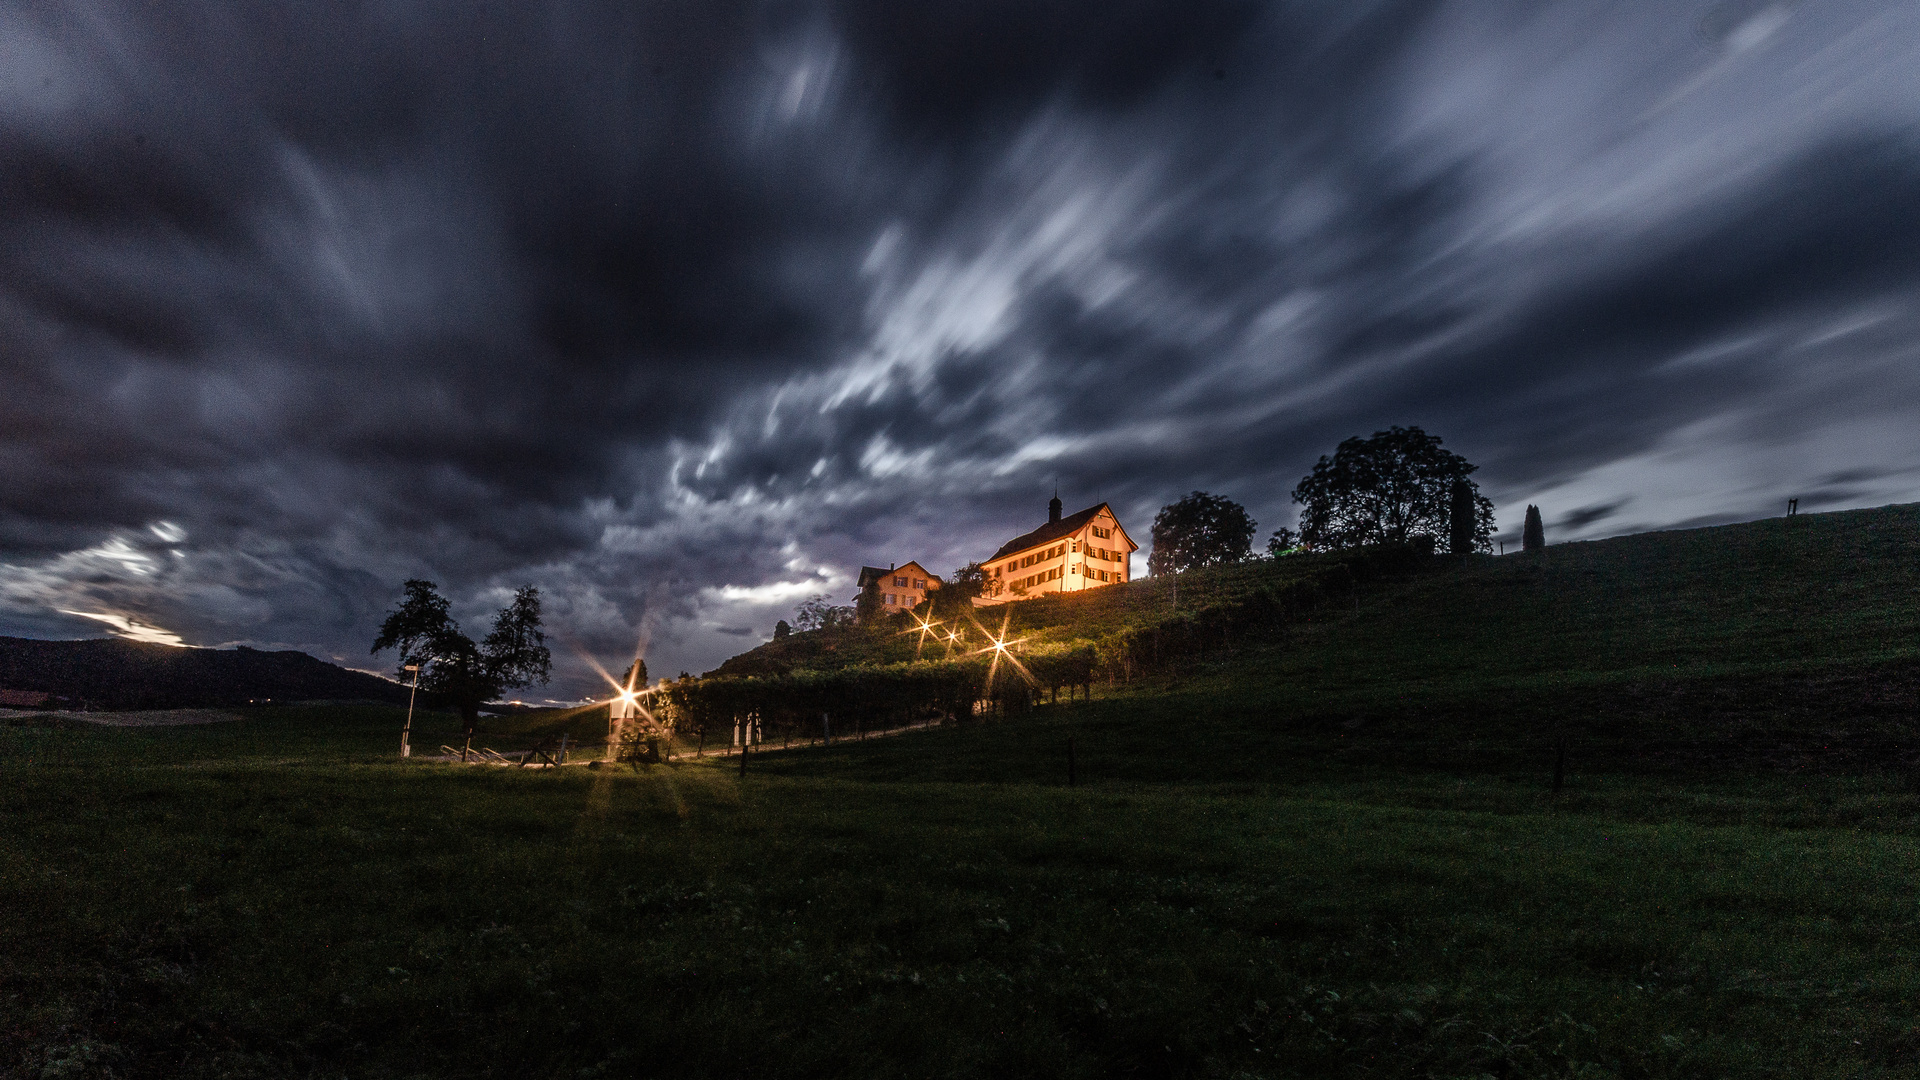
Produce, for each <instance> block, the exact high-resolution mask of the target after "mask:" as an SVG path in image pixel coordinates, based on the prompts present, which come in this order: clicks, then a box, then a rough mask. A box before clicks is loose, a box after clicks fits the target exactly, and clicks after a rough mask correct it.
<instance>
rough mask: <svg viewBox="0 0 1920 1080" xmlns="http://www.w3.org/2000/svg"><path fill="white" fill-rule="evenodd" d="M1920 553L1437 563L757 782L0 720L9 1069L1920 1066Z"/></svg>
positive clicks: (1547, 1070)
mask: <svg viewBox="0 0 1920 1080" xmlns="http://www.w3.org/2000/svg"><path fill="white" fill-rule="evenodd" d="M1917 520H1920V515H1916V514H1915V512H1914V510H1913V508H1909V507H1898V508H1891V509H1888V510H1882V511H1872V512H1862V513H1859V514H1851V515H1821V516H1817V517H1810V518H1806V519H1802V521H1800V522H1796V523H1795V530H1796V531H1794V532H1788V531H1786V530H1785V528H1784V527H1783V525H1782V523H1780V522H1761V523H1756V524H1754V525H1749V526H1735V527H1731V528H1728V529H1719V530H1703V531H1700V532H1696V533H1675V534H1659V535H1655V536H1645V537H1629V538H1625V539H1623V540H1618V541H1608V542H1604V543H1596V544H1581V545H1567V546H1565V547H1562V548H1555V549H1550V550H1549V551H1547V552H1546V553H1545V554H1544V555H1543V556H1541V557H1538V558H1526V559H1522V558H1507V559H1485V560H1471V561H1469V562H1468V563H1466V564H1464V565H1460V564H1444V565H1441V566H1438V567H1436V568H1435V569H1433V570H1432V571H1431V572H1428V573H1425V574H1422V575H1419V576H1417V577H1415V578H1413V579H1411V580H1407V581H1402V582H1397V583H1390V584H1388V583H1383V584H1376V585H1370V586H1366V587H1363V588H1362V589H1360V590H1359V591H1358V593H1357V594H1356V595H1355V597H1352V598H1349V600H1348V601H1347V602H1343V603H1342V604H1339V605H1329V606H1328V607H1327V608H1326V609H1324V610H1322V611H1320V612H1318V613H1316V614H1315V615H1314V616H1313V619H1312V621H1311V622H1307V623H1304V624H1301V625H1299V626H1297V627H1296V628H1295V629H1294V630H1293V631H1292V632H1291V633H1290V634H1289V635H1288V636H1287V637H1286V638H1285V639H1284V640H1280V641H1273V642H1267V643H1263V644H1259V645H1257V646H1256V645H1248V646H1246V647H1244V648H1242V649H1240V650H1238V651H1237V652H1236V654H1235V655H1233V656H1231V657H1221V658H1217V659H1216V662H1214V663H1212V664H1210V665H1208V666H1205V667H1201V668H1196V669H1194V670H1191V671H1188V672H1185V673H1183V674H1181V675H1180V676H1178V677H1177V678H1162V679H1158V680H1155V681H1151V682H1142V683H1136V684H1134V685H1132V686H1116V687H1106V688H1102V689H1101V690H1100V692H1099V693H1097V694H1096V696H1095V700H1094V701H1092V702H1091V703H1085V704H1079V705H1075V706H1071V707H1068V706H1064V705H1063V706H1059V707H1043V708H1040V709H1037V710H1035V711H1034V712H1032V713H1030V714H1028V715H1026V716H1024V717H1021V718H1019V719H1016V720H1012V721H1007V722H997V723H992V724H977V723H974V724H966V725H961V726H958V727H949V728H941V729H935V730H931V731H927V732H923V733H914V734H910V735H906V736H902V737H898V738H889V739H879V740H872V741H866V742H859V741H847V740H841V741H836V743H835V745H834V746H832V747H813V748H807V749H796V750H794V751H791V752H786V753H770V754H766V755H764V756H761V757H758V758H754V759H751V760H750V762H749V773H748V775H747V776H746V777H745V778H744V779H742V778H741V777H740V776H739V775H738V773H737V772H736V771H735V768H734V765H735V762H734V761H732V760H724V761H714V760H711V759H710V760H708V761H705V762H689V763H685V764H682V765H679V766H676V767H655V768H653V769H651V770H649V771H646V772H636V771H633V770H628V769H619V770H614V769H599V770H592V771H589V770H587V769H584V768H570V769H565V770H557V771H552V770H550V771H535V770H509V769H494V768H461V767H458V766H448V765H438V764H432V763H427V762H420V761H412V762H401V761H399V760H397V759H395V758H394V757H393V753H394V750H395V744H396V742H397V733H398V726H399V717H400V713H399V711H398V710H388V709H378V708H366V709H320V708H317V709H268V710H260V711H258V712H255V713H251V714H250V715H249V716H248V718H247V719H245V720H242V721H240V722H238V723H235V724H231V725H218V726H208V727H197V728H167V729H144V730H143V729H116V730H93V729H72V728H42V727H9V728H0V820H4V821H5V822H6V828H5V829H4V830H0V1074H4V1075H21V1076H109V1075H111V1076H123V1077H124V1076H207V1077H212V1076H248V1075H258V1076H283V1075H299V1076H354V1077H382V1076H514V1077H519V1076H554V1077H559V1076H568V1077H579V1076H624V1075H652V1074H663V1075H664V1074H671V1075H676V1076H747V1075H751V1076H820V1077H841V1076H873V1077H882V1076H886V1077H892V1076H938V1077H946V1076H953V1077H971V1076H1048V1077H1053V1076H1063V1077H1075V1076H1088V1077H1093V1076H1114V1075H1137V1076H1221V1077H1236V1076H1237V1077H1260V1076H1272V1077H1278V1076H1312V1077H1319V1076H1382V1077H1385V1076H1445V1077H1452V1076H1483V1075H1490V1076H1542V1077H1547V1076H1551V1077H1664V1076H1671V1077H1694V1076H1727V1077H1761V1076H1795V1077H1799V1076H1813V1077H1826V1076H1831V1077H1877V1076H1886V1077H1893V1076H1910V1075H1914V1074H1915V1073H1916V1072H1920V1029H1916V1027H1915V1023H1914V1018H1915V1014H1916V1005H1920V962H1917V958H1916V950H1915V948H1914V946H1913V944H1912V941H1913V940H1914V931H1915V929H1916V921H1917V918H1920V910H1916V908H1915V901H1914V894H1913V887H1912V882H1913V881H1914V879H1915V874H1916V871H1920V798H1916V794H1915V790H1916V788H1915V785H1914V784H1913V783H1912V782H1911V781H1910V779H1909V773H1910V768H1909V766H1910V763H1909V761H1908V759H1907V757H1906V750H1905V740H1906V739H1907V737H1908V729H1909V727H1910V726H1911V724H1912V722H1913V719H1914V713H1915V705H1916V701H1920V694H1917V693H1916V689H1917V688H1920V681H1917V680H1916V677H1915V668H1916V665H1915V658H1914V656H1913V650H1912V647H1911V644H1910V642H1911V641H1912V640H1913V631H1914V630H1915V629H1916V624H1920V613H1917V612H1916V610H1915V606H1914V601H1913V599H1912V591H1911V585H1912V584H1913V582H1912V580H1911V579H1912V576H1913V573H1914V571H1913V570H1912V569H1911V566H1912V561H1913V560H1912V556H1913V555H1914V554H1915V553H1916V552H1917V551H1920V535H1917V533H1916V522H1917ZM1260 572H1262V571H1261V568H1241V569H1240V570H1237V571H1234V574H1238V575H1241V580H1243V581H1244V580H1257V574H1258V573H1260ZM1200 580H1201V579H1198V578H1196V579H1195V581H1194V582H1192V583H1187V584H1183V596H1185V595H1190V594H1191V592H1192V591H1197V590H1190V589H1189V586H1190V585H1192V584H1196V583H1199V582H1200ZM1210 580H1212V581H1213V582H1214V583H1215V585H1216V587H1217V588H1218V589H1219V590H1221V593H1222V594H1223V595H1224V594H1225V593H1226V591H1228V590H1231V589H1234V588H1241V587H1244V586H1242V585H1236V584H1235V583H1234V578H1233V576H1232V575H1231V574H1220V575H1217V576H1215V577H1213V578H1212V579H1210ZM1116 592H1117V591H1116ZM1141 593H1142V594H1145V593H1146V590H1144V589H1143V590H1141ZM1116 602H1117V601H1116ZM566 722H567V721H565V720H563V719H562V718H559V717H556V716H554V715H542V714H535V715H533V716H529V717H515V718H500V719H499V720H498V721H490V722H489V723H491V724H493V725H494V729H483V731H486V732H487V734H485V735H483V737H482V739H480V740H477V742H489V740H492V744H494V745H499V746H500V748H502V749H506V748H508V747H507V746H505V745H501V744H502V743H505V742H506V741H507V740H512V739H519V740H525V739H537V738H539V737H543V736H544V735H545V734H550V733H553V732H555V731H557V730H558V728H557V727H556V725H558V724H562V723H566ZM574 722H575V723H578V722H580V721H578V720H577V719H576V721H574ZM415 723H416V731H415V737H414V744H415V746H416V747H420V748H427V747H435V746H437V745H438V744H439V743H441V742H446V741H451V739H452V737H453V734H454V727H455V721H454V720H453V718H452V717H449V716H446V715H444V714H433V713H428V714H424V715H422V716H420V717H418V718H416V722H415ZM1556 732H1565V733H1569V734H1570V736H1571V744H1570V751H1569V774H1568V786H1567V790H1566V791H1565V792H1564V793H1563V794H1560V795H1557V796H1556V795H1554V794H1552V793H1551V792H1550V791H1549V790H1548V775H1549V773H1550V768H1551V760H1552V759H1551V753H1552V748H1553V736H1554V735H1555V733H1556ZM576 737H578V736H576ZM1069 739H1072V740H1073V745H1074V749H1075V757H1076V762H1077V769H1078V774H1079V779H1080V781H1081V782H1080V784H1079V786H1076V787H1071V788H1069V787H1068V786H1067V785H1066V748H1067V741H1068V740H1069ZM515 745H518V744H515Z"/></svg>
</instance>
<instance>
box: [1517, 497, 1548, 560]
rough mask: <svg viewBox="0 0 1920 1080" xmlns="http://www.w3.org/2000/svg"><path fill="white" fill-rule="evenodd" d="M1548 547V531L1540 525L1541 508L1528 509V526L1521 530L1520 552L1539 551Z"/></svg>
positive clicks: (1529, 507) (1531, 507) (1530, 506)
mask: <svg viewBox="0 0 1920 1080" xmlns="http://www.w3.org/2000/svg"><path fill="white" fill-rule="evenodd" d="M1546 546H1547V529H1546V526H1544V525H1542V524H1540V508H1539V507H1537V506H1532V505H1529V506H1528V507H1527V524H1526V527H1525V528H1523V529H1521V530H1520V550H1522V551H1539V550H1541V549H1542V548H1545V547H1546Z"/></svg>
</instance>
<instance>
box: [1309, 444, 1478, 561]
mask: <svg viewBox="0 0 1920 1080" xmlns="http://www.w3.org/2000/svg"><path fill="white" fill-rule="evenodd" d="M1477 468H1478V466H1476V465H1474V464H1472V463H1471V462H1469V461H1467V459H1466V458H1463V457H1461V456H1460V455H1459V454H1456V453H1453V452H1452V451H1450V450H1446V449H1443V448H1442V447H1441V444H1440V439H1439V438H1438V437H1437V436H1433V435H1429V434H1427V433H1426V432H1424V431H1422V430H1420V429H1419V428H1417V427H1405V428H1403V427H1394V428H1389V429H1387V430H1386V431H1376V432H1374V433H1373V437H1372V438H1368V439H1362V438H1360V437H1359V436H1358V435H1356V436H1354V437H1353V438H1350V439H1348V440H1346V441H1345V442H1343V443H1341V444H1340V445H1339V446H1338V447H1337V448H1336V449H1335V450H1334V452H1333V456H1332V457H1331V458H1329V457H1322V458H1321V459H1320V461H1319V463H1318V464H1316V465H1314V467H1313V472H1312V473H1310V474H1309V475H1307V476H1305V477H1303V478H1302V479H1301V481H1300V486H1299V487H1297V488H1294V489H1293V501H1294V502H1296V503H1299V504H1300V506H1301V511H1300V539H1301V541H1302V542H1303V543H1305V544H1306V545H1308V546H1309V547H1315V548H1347V547H1359V546H1361V545H1364V544H1404V543H1410V542H1412V541H1413V540H1414V538H1415V537H1422V536H1424V537H1428V538H1431V539H1432V540H1436V541H1437V540H1439V539H1441V538H1443V537H1447V536H1449V535H1450V529H1449V523H1450V520H1451V518H1452V514H1451V505H1452V504H1451V499H1452V495H1453V482H1454V481H1455V480H1462V481H1465V482H1466V485H1467V488H1468V493H1469V497H1470V498H1471V500H1472V507H1473V513H1472V514H1471V523H1472V537H1471V539H1472V544H1471V550H1474V551H1490V550H1492V541H1491V540H1490V537H1491V536H1492V535H1493V503H1492V502H1491V501H1490V500H1488V499H1487V498H1486V497H1485V496H1482V495H1481V494H1480V489H1479V487H1478V485H1476V484H1474V482H1473V481H1472V480H1471V479H1469V478H1468V477H1469V476H1470V474H1472V473H1473V472H1474V470H1475V469H1477Z"/></svg>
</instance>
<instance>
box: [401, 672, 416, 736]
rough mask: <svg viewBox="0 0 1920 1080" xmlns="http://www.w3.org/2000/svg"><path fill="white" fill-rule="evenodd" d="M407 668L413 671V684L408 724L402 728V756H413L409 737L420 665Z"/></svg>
mask: <svg viewBox="0 0 1920 1080" xmlns="http://www.w3.org/2000/svg"><path fill="white" fill-rule="evenodd" d="M406 670H408V671H411V672H413V685H412V686H411V687H409V688H408V689H407V726H406V727H403V728H401V729H400V756H401V757H412V756H413V747H411V746H408V745H407V737H408V736H409V735H411V734H413V696H414V695H415V694H418V693H419V692H420V665H419V664H408V665H407V667H406Z"/></svg>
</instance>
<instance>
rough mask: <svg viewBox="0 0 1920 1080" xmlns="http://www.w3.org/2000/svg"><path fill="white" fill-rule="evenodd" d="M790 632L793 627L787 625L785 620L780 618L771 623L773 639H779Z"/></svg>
mask: <svg viewBox="0 0 1920 1080" xmlns="http://www.w3.org/2000/svg"><path fill="white" fill-rule="evenodd" d="M791 633H793V627H791V626H788V625H787V620H785V619H781V620H780V621H779V622H777V623H774V624H773V640H775V641H779V640H780V639H781V638H784V637H786V636H787V635H788V634H791Z"/></svg>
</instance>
